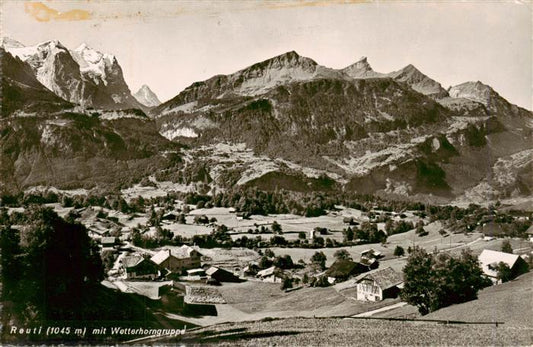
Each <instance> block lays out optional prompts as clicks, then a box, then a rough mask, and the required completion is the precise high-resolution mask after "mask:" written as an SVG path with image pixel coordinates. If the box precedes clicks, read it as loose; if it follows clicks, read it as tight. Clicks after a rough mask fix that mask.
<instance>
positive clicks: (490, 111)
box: [0, 39, 533, 201]
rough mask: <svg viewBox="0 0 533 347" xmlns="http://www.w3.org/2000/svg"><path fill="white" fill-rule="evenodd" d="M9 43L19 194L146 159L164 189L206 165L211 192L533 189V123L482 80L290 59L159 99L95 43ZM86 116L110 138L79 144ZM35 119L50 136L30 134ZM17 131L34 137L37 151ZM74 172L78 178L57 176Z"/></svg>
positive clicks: (420, 193) (507, 192)
mask: <svg viewBox="0 0 533 347" xmlns="http://www.w3.org/2000/svg"><path fill="white" fill-rule="evenodd" d="M2 47H3V49H2V51H1V52H2V70H3V76H2V88H3V93H2V94H3V95H2V97H3V103H2V118H3V119H2V127H1V129H0V131H1V132H0V134H1V137H0V144H1V145H2V162H3V163H7V164H9V165H2V167H3V169H2V171H3V172H2V174H3V177H7V179H6V180H5V182H2V183H3V187H2V188H4V189H6V190H14V189H24V188H27V187H29V186H32V185H37V184H54V185H59V186H61V185H68V186H69V187H72V186H77V185H78V186H87V185H97V184H101V183H102V182H108V183H113V184H116V180H117V177H116V174H114V175H106V174H105V168H106V167H107V166H106V165H113V164H111V163H114V165H115V167H116V166H117V164H120V165H122V166H121V167H122V168H124V167H134V166H135V167H136V168H139V166H136V165H141V164H140V162H138V160H139V159H140V158H142V159H143V160H145V161H146V162H145V163H144V164H146V163H147V162H149V164H148V165H149V166H150V170H142V173H145V172H151V173H154V172H159V173H160V175H159V177H160V178H161V179H163V178H165V179H170V180H174V179H177V178H176V177H180V174H179V172H182V173H183V172H187V170H189V171H190V168H191V167H199V166H200V167H203V168H206V169H205V171H207V173H206V174H207V176H209V180H208V181H209V182H210V183H209V184H210V186H211V188H217V187H218V188H228V187H231V186H232V185H234V184H238V185H243V186H246V185H251V186H256V187H259V188H261V189H267V190H268V189H280V188H283V189H290V190H331V189H339V190H349V191H355V192H358V193H371V194H384V195H388V196H394V197H397V198H409V199H411V198H413V199H420V198H427V197H433V198H438V199H444V200H450V199H463V200H465V201H478V200H483V199H501V198H506V197H519V196H530V195H531V189H533V178H531V174H530V173H531V168H532V163H533V141H532V140H533V138H532V136H533V135H532V134H533V133H532V129H533V116H532V113H531V112H530V111H528V110H525V109H523V108H520V107H518V106H516V105H512V104H511V103H509V102H508V101H507V100H505V99H504V98H502V97H501V96H500V95H499V94H498V93H497V92H496V91H494V90H493V89H492V88H491V87H490V86H488V85H485V84H483V83H481V82H479V81H478V82H466V83H462V84H459V85H457V86H453V87H450V88H449V89H448V90H446V89H444V88H443V87H442V85H441V84H440V83H438V82H437V81H435V80H433V79H431V78H430V77H428V76H426V75H424V74H423V73H422V72H421V71H419V70H418V69H417V68H416V67H414V66H413V65H408V66H406V67H404V68H403V69H400V70H398V71H394V72H391V73H379V72H376V71H374V70H373V69H372V68H371V66H370V64H369V62H368V60H367V59H366V58H362V59H360V60H359V61H357V62H355V63H354V64H352V65H350V66H348V67H346V68H343V69H332V68H328V67H325V66H321V65H319V64H317V63H316V62H315V61H314V60H312V59H310V58H307V57H302V56H300V55H299V54H297V53H296V52H294V51H291V52H287V53H285V54H281V55H279V56H276V57H273V58H270V59H267V60H265V61H262V62H259V63H257V64H254V65H252V66H249V67H247V68H244V69H242V70H240V71H237V72H235V73H233V74H229V75H217V76H214V77H212V78H210V79H208V80H205V81H200V82H195V83H193V84H192V85H190V86H189V87H187V88H185V89H184V90H183V91H182V92H180V93H179V94H178V95H176V96H175V97H174V98H172V99H170V100H168V101H166V102H164V103H160V101H159V100H158V99H157V97H156V96H155V94H153V92H151V90H150V89H149V88H148V87H147V86H143V87H142V88H141V89H140V90H139V91H138V92H137V93H135V94H134V95H132V94H131V92H130V89H129V87H128V86H127V84H126V82H125V81H124V77H123V74H122V69H121V67H120V65H119V63H118V61H117V59H116V58H115V57H114V56H113V55H110V54H102V53H100V52H98V51H96V50H94V49H91V48H89V47H87V46H86V45H81V46H80V47H78V48H76V49H75V50H72V51H71V50H68V49H67V48H65V47H64V46H63V45H61V43H59V42H58V41H48V42H45V43H41V44H39V45H36V46H32V47H24V46H23V45H21V44H20V43H18V42H16V41H13V40H7V39H4V40H2ZM135 109H138V110H139V111H135ZM67 115H68V116H67ZM85 118H88V119H90V122H89V123H90V127H89V128H91V129H92V131H93V132H95V131H97V132H100V133H101V134H102V137H101V138H98V137H94V136H93V137H91V136H89V133H86V132H85V130H88V129H83V131H84V132H83V134H80V126H81V127H82V128H83V127H84V126H85V125H87V124H86V121H85V120H83V119H85ZM82 120H83V121H82ZM28 122H29V123H31V122H34V125H35V126H36V127H37V129H38V130H35V129H33V130H32V131H30V130H29V129H26V128H25V127H26V125H24V126H23V123H28ZM80 122H81V123H80ZM29 123H28V124H29ZM138 123H142V124H143V127H144V129H143V133H142V134H141V133H139V132H140V129H137V128H136V127H137V126H138V125H139V124H138ZM58 124H68V126H65V125H58ZM134 124H136V125H134ZM46 129H48V130H46ZM125 129H127V130H125ZM39 132H40V133H39ZM30 133H31V134H30ZM14 134H17V135H16V136H17V137H18V138H23V139H27V141H26V142H27V143H26V142H24V143H26V146H25V147H24V146H21V145H20V144H18V145H16V144H15V143H14V138H13V137H11V136H15V135H14ZM55 134H61V136H59V135H58V136H56V135H55ZM105 134H107V135H105ZM113 134H116V137H115V135H113ZM43 138H44V140H43ZM6 143H10V146H8V147H6ZM116 143H120V146H119V147H120V150H119V149H117V148H119V147H116V148H114V147H113V145H114V144H116ZM73 144H79V148H80V151H81V155H82V156H85V157H86V158H92V159H94V160H95V162H106V163H105V164H104V165H101V166H100V167H99V168H98V170H96V169H95V168H94V167H93V168H92V169H90V170H88V169H87V168H85V169H81V170H80V169H78V168H72V167H71V166H72V165H70V164H72V163H70V161H71V157H69V155H65V154H62V153H60V152H59V151H58V148H61V146H62V147H65V148H68V147H69V146H72V145H73ZM112 144H113V145H112ZM50 146H51V148H49V147H50ZM58 146H59V147H58ZM100 146H103V148H100ZM13 147H16V148H13ZM89 148H90V150H89ZM113 148H114V149H115V150H114V149H113ZM28 153H31V156H30V155H29V154H28ZM126 153H127V155H126ZM169 153H173V155H172V156H171V157H169ZM71 154H72V155H74V154H73V153H71ZM156 157H157V159H154V158H156ZM169 158H170V159H169ZM35 161H37V162H38V163H40V164H39V165H37V166H36V165H34V162H35ZM62 161H67V162H69V163H70V164H69V165H70V166H69V165H65V164H64V163H62ZM134 162H135V163H136V164H135V165H133V163H134ZM144 164H142V165H144ZM65 168H66V169H65ZM100 169H101V170H100ZM65 170H66V171H67V172H68V173H67V174H66V176H68V177H69V178H68V180H67V179H66V178H65V179H62V178H61V177H62V176H60V175H59V176H58V175H57V174H56V175H54V174H53V173H54V172H56V173H57V172H61V171H65ZM69 170H70V171H69ZM76 170H77V171H76ZM71 171H72V172H71ZM75 171H76V172H75ZM87 171H88V172H87ZM111 171H112V172H115V173H116V171H115V170H111ZM96 172H98V173H96ZM176 172H178V173H176ZM142 173H139V174H136V175H134V176H135V177H137V178H136V179H138V178H139V177H140V176H142ZM108 176H109V177H108ZM36 177H37V178H36ZM181 177H183V175H181ZM204 178H205V177H204ZM136 179H133V181H135V180H136ZM178 180H179V179H178ZM119 181H120V180H119ZM120 183H121V184H126V183H125V182H123V181H120ZM130 183H131V182H130Z"/></svg>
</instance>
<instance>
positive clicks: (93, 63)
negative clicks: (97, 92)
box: [71, 43, 117, 85]
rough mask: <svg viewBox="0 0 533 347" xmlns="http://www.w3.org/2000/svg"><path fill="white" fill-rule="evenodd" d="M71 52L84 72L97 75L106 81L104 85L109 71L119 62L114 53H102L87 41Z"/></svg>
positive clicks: (105, 83)
mask: <svg viewBox="0 0 533 347" xmlns="http://www.w3.org/2000/svg"><path fill="white" fill-rule="evenodd" d="M71 53H72V57H73V58H74V60H75V61H76V62H77V63H78V64H79V66H80V71H81V72H82V73H87V74H89V75H93V77H96V76H97V77H99V78H100V79H101V80H102V81H103V82H104V85H107V83H108V81H107V72H108V71H109V70H111V68H112V66H113V65H114V64H115V63H116V62H117V61H116V58H115V56H114V55H112V54H106V53H101V52H99V51H97V50H95V49H93V48H91V47H89V46H88V45H87V44H86V43H82V44H81V45H79V46H78V47H77V48H76V49H75V50H73V51H72V52H71Z"/></svg>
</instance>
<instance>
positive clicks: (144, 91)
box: [133, 84, 161, 107]
mask: <svg viewBox="0 0 533 347" xmlns="http://www.w3.org/2000/svg"><path fill="white" fill-rule="evenodd" d="M133 97H134V98H135V99H137V101H138V102H140V103H141V104H143V105H145V106H147V107H155V106H159V105H160V104H161V101H159V99H158V98H157V95H155V93H154V92H153V91H152V90H151V89H150V87H148V86H147V85H146V84H143V85H142V87H141V88H140V89H139V90H138V91H137V92H136V93H135V94H133Z"/></svg>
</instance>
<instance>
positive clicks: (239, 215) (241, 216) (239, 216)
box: [236, 212, 252, 220]
mask: <svg viewBox="0 0 533 347" xmlns="http://www.w3.org/2000/svg"><path fill="white" fill-rule="evenodd" d="M236 216H237V219H238V220H243V219H250V217H251V216H252V214H251V213H250V212H237V214H236Z"/></svg>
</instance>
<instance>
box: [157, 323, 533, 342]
mask: <svg viewBox="0 0 533 347" xmlns="http://www.w3.org/2000/svg"><path fill="white" fill-rule="evenodd" d="M530 333H531V331H530V330H527V329H516V328H509V327H505V326H498V327H496V326H493V325H490V326H483V325H444V324H437V323H423V322H400V321H378V320H367V319H350V318H345V319H341V318H327V319H312V318H290V319H280V320H277V319H276V320H263V321H255V322H244V323H232V324H221V325H215V326H211V327H206V328H202V329H199V330H196V331H194V332H189V333H188V334H186V335H185V336H183V337H179V338H178V339H166V340H163V341H161V340H160V341H158V342H160V343H176V342H181V343H185V344H186V343H199V344H202V345H204V344H215V345H221V346H276V345H277V346H348V345H349V346H387V345H394V346H414V345H422V346H429V345H433V346H463V345H470V346H494V345H506V346H521V345H530V344H531V342H532V340H531V334H530Z"/></svg>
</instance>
